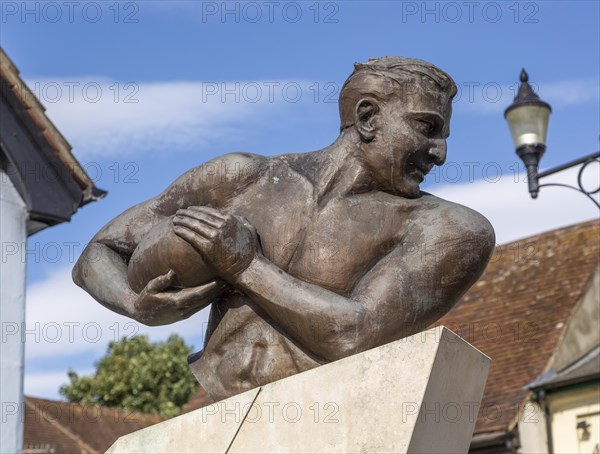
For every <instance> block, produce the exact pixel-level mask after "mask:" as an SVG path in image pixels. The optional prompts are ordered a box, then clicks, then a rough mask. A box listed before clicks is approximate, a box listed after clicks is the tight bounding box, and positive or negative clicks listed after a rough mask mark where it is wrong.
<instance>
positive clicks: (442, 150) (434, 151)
mask: <svg viewBox="0 0 600 454" xmlns="http://www.w3.org/2000/svg"><path fill="white" fill-rule="evenodd" d="M428 155H429V158H430V159H431V160H432V162H433V163H434V164H435V165H438V166H441V165H442V164H443V163H444V162H446V141H445V140H443V139H440V140H436V141H435V143H434V144H433V146H432V147H431V148H430V149H429V151H428Z"/></svg>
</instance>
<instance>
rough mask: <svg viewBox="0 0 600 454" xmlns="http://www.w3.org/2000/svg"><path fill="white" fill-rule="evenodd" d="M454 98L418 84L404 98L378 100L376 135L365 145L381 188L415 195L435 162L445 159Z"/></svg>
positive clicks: (401, 194) (398, 193)
mask: <svg viewBox="0 0 600 454" xmlns="http://www.w3.org/2000/svg"><path fill="white" fill-rule="evenodd" d="M451 113H452V102H451V100H448V98H447V96H445V95H443V94H441V93H437V92H432V91H426V90H425V89H423V88H420V87H419V88H418V89H417V90H415V92H414V93H411V94H410V95H409V96H406V97H405V99H398V98H395V99H392V100H389V101H387V102H385V103H379V111H378V112H377V113H376V115H375V117H374V118H373V122H374V127H375V128H376V130H377V133H376V135H375V138H374V140H373V141H371V142H370V143H369V144H367V146H366V147H365V155H366V156H365V157H366V163H367V165H368V167H369V168H370V170H371V172H372V174H373V176H374V177H375V179H376V180H377V182H378V183H379V185H380V187H381V189H383V190H384V191H386V192H392V193H394V194H397V195H400V196H403V197H407V198H415V197H418V196H419V193H420V189H419V185H420V184H421V183H422V182H423V180H424V179H425V175H427V173H429V171H430V170H431V169H432V167H433V166H434V165H438V166H439V165H442V164H443V163H444V162H445V160H446V139H447V138H448V135H449V133H450V129H449V126H450V116H451Z"/></svg>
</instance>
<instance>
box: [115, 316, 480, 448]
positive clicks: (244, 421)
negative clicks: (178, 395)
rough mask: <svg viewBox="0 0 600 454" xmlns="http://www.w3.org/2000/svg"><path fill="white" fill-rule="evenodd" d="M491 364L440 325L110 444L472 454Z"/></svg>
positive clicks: (133, 446) (123, 445)
mask: <svg viewBox="0 0 600 454" xmlns="http://www.w3.org/2000/svg"><path fill="white" fill-rule="evenodd" d="M489 365H490V359H489V358H488V357H487V356H485V355H484V354H483V353H481V352H480V351H479V350H477V349H475V348H474V347H473V346H472V345H470V344H469V343H467V342H466V341H464V340H463V339H462V338H460V337H458V336H457V335H455V334H454V333H452V332H451V331H449V330H448V329H446V328H442V327H440V328H435V329H432V330H428V331H424V332H422V333H420V334H417V335H415V336H412V337H409V338H406V339H402V340H399V341H396V342H392V343H390V344H387V345H383V346H381V347H378V348H374V349H372V350H369V351H366V352H363V353H360V354H358V355H354V356H351V357H348V358H344V359H342V360H340V361H336V362H333V363H330V364H327V365H325V366H321V367H318V368H316V369H312V370H309V371H307V372H303V373H301V374H298V375H294V376H292V377H288V378H286V379H283V380H279V381H277V382H274V383H271V384H269V385H266V386H262V387H260V388H256V389H253V390H251V391H248V392H245V393H243V394H239V395H237V396H234V397H232V398H229V399H226V400H224V401H221V402H218V403H216V404H213V405H209V406H208V407H205V408H202V409H199V410H196V411H194V412H191V413H188V414H185V415H182V416H179V417H177V418H173V419H171V420H168V421H165V422H162V423H160V424H157V425H155V426H152V427H148V428H146V429H143V430H140V431H138V432H135V433H132V434H129V435H126V436H124V437H121V438H120V439H119V440H117V441H116V442H115V444H114V445H113V446H112V447H111V448H110V449H109V450H108V451H107V452H108V453H134V452H135V453H143V452H148V453H150V452H153V453H154V452H171V453H175V452H177V453H187V452H189V453H192V452H193V453H256V452H274V453H275V452H276V453H284V452H285V453H306V452H315V453H316V452H327V453H334V452H339V453H351V452H356V453H383V452H393V453H407V452H415V453H417V452H427V453H437V452H439V453H448V452H452V453H460V452H465V453H466V452H467V451H468V449H469V444H470V441H471V436H472V434H473V429H474V427H475V421H476V418H477V413H478V409H479V404H480V402H481V397H482V395H483V388H484V386H485V381H486V378H487V373H488V369H489Z"/></svg>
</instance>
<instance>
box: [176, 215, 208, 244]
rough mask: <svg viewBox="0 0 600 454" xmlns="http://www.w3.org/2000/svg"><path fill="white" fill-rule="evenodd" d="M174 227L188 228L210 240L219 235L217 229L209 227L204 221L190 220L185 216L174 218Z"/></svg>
mask: <svg viewBox="0 0 600 454" xmlns="http://www.w3.org/2000/svg"><path fill="white" fill-rule="evenodd" d="M173 226H174V227H177V226H179V227H187V228H188V229H190V230H192V231H194V232H196V233H197V234H198V235H202V236H203V237H204V238H206V239H208V240H210V239H213V238H214V237H215V236H216V235H217V233H218V232H217V230H216V229H215V227H213V226H211V225H208V224H206V223H205V222H203V221H199V220H197V219H192V218H188V217H185V216H175V217H174V218H173ZM175 233H177V232H175Z"/></svg>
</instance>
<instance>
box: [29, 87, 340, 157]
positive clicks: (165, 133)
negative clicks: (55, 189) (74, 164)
mask: <svg viewBox="0 0 600 454" xmlns="http://www.w3.org/2000/svg"><path fill="white" fill-rule="evenodd" d="M27 83H28V85H29V87H30V89H31V90H32V91H33V93H34V94H35V95H36V96H37V97H38V98H39V99H40V100H41V101H42V103H43V104H44V105H45V106H46V108H47V113H48V116H49V117H50V118H51V119H52V121H54V122H55V123H56V125H57V127H58V128H59V129H60V131H61V132H62V133H63V134H64V136H65V137H67V138H68V140H69V141H70V142H71V144H72V145H73V147H74V149H75V150H76V152H77V156H78V157H80V158H90V157H96V156H102V157H107V156H116V155H118V156H123V155H133V154H136V153H147V152H148V151H149V150H155V151H156V150H162V151H163V152H165V153H173V152H177V151H179V150H182V149H185V148H189V147H192V146H193V147H194V148H195V149H197V148H198V147H202V146H206V145H209V144H216V143H217V142H218V141H219V140H222V139H225V138H228V137H231V136H232V135H235V134H240V133H242V132H247V130H248V128H249V127H251V126H252V125H256V124H260V122H261V121H266V119H268V118H271V117H277V118H281V117H280V116H281V110H282V109H285V108H288V107H292V106H297V105H298V103H302V102H311V101H312V102H314V99H315V96H316V92H315V83H314V82H312V83H310V82H306V81H297V82H296V81H230V82H223V81H214V82H211V81H191V82H185V81H181V82H147V83H140V84H137V83H128V82H119V81H114V80H110V79H107V78H106V77H86V78H64V79H52V80H51V79H31V80H28V82H27ZM322 85H324V84H322ZM317 86H318V87H320V88H321V85H317ZM311 87H312V88H311ZM326 88H327V87H322V90H323V93H320V95H321V96H324V95H328V94H331V93H330V90H329V91H328V90H327V89H326ZM296 112H297V110H296Z"/></svg>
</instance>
